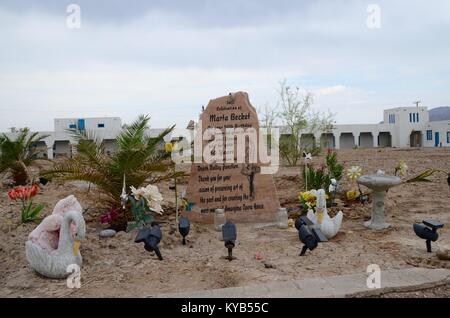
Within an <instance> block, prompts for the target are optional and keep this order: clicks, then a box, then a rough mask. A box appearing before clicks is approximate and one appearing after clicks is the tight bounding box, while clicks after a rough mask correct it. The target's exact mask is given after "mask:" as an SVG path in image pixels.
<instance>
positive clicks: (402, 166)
mask: <svg viewBox="0 0 450 318" xmlns="http://www.w3.org/2000/svg"><path fill="white" fill-rule="evenodd" d="M407 170H408V166H407V165H406V163H405V162H404V161H403V160H400V162H399V164H398V166H397V167H396V168H395V171H396V172H397V171H398V172H399V173H400V175H401V176H404V175H405V174H406V171H407Z"/></svg>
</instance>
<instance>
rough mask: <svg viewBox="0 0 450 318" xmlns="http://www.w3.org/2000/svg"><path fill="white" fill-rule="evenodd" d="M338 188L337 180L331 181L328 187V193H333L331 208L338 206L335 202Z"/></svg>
mask: <svg viewBox="0 0 450 318" xmlns="http://www.w3.org/2000/svg"><path fill="white" fill-rule="evenodd" d="M337 188H338V182H337V180H336V179H331V180H330V186H329V187H328V192H329V193H333V199H332V200H331V206H332V207H333V206H336V203H335V202H334V201H335V200H336V192H337Z"/></svg>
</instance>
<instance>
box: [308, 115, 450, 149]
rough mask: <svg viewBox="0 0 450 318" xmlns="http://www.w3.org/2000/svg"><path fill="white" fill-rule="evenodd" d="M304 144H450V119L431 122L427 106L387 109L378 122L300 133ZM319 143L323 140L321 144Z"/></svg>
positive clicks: (429, 145) (403, 145) (377, 145)
mask: <svg viewBox="0 0 450 318" xmlns="http://www.w3.org/2000/svg"><path fill="white" fill-rule="evenodd" d="M300 140H301V143H302V145H303V146H305V147H308V146H309V147H311V146H313V145H316V146H319V145H320V146H321V147H329V148H336V149H348V148H353V147H360V148H373V147H398V148H404V147H450V120H444V121H432V122H430V121H429V115H428V109H427V107H396V108H391V109H386V110H384V114H383V121H382V122H381V123H379V124H355V125H335V126H334V128H333V130H332V131H331V132H329V133H322V132H318V133H315V134H311V133H308V132H306V131H305V132H303V133H301V138H300ZM319 142H320V143H319Z"/></svg>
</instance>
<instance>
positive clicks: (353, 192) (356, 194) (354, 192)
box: [346, 190, 359, 201]
mask: <svg viewBox="0 0 450 318" xmlns="http://www.w3.org/2000/svg"><path fill="white" fill-rule="evenodd" d="M346 196H347V200H349V201H353V200H356V199H357V198H358V197H359V192H358V191H357V190H350V191H347V193H346Z"/></svg>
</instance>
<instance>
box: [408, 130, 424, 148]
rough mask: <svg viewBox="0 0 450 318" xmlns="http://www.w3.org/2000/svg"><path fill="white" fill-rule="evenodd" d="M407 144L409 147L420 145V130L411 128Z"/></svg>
mask: <svg viewBox="0 0 450 318" xmlns="http://www.w3.org/2000/svg"><path fill="white" fill-rule="evenodd" d="M409 146H410V147H422V132H421V131H417V130H413V131H412V132H411V135H409Z"/></svg>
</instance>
